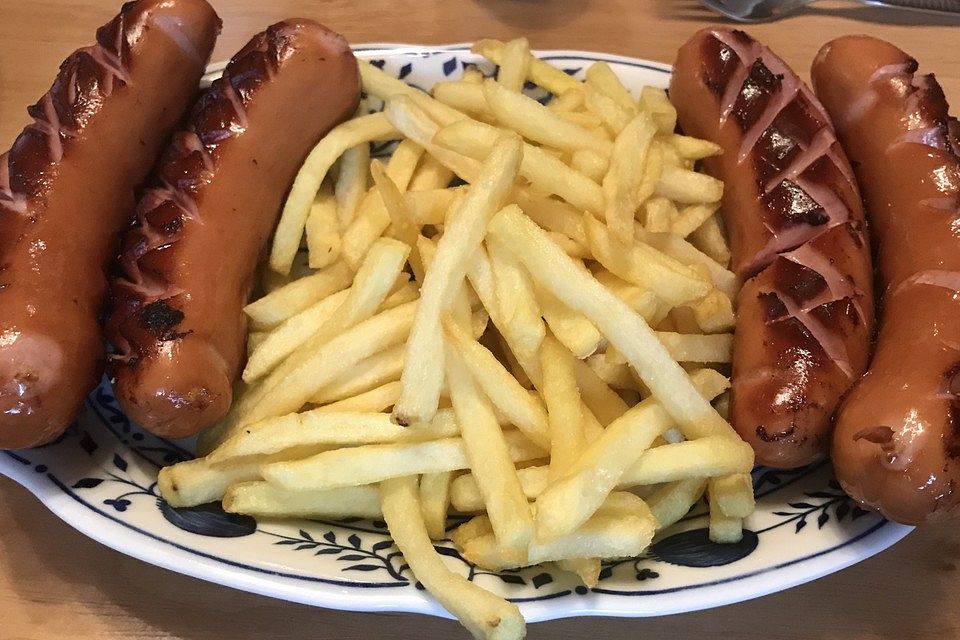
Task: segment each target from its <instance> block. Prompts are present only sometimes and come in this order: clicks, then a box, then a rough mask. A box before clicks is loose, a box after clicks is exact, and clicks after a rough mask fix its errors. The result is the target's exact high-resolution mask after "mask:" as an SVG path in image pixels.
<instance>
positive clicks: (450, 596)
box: [380, 477, 526, 640]
mask: <svg viewBox="0 0 960 640" xmlns="http://www.w3.org/2000/svg"><path fill="white" fill-rule="evenodd" d="M380 495H381V509H382V511H383V519H384V520H385V521H386V523H387V527H389V529H390V533H391V535H392V536H393V539H394V541H395V542H396V544H397V547H398V548H399V549H400V551H401V552H402V553H403V557H404V559H405V560H406V561H407V564H409V565H410V568H411V570H412V571H413V573H414V574H415V575H416V576H417V579H418V580H419V581H420V583H421V584H423V585H424V586H425V587H426V588H427V589H428V590H429V591H430V593H432V594H435V597H436V598H437V600H439V601H440V604H441V605H443V607H444V608H445V609H446V610H447V611H449V612H450V613H452V614H453V615H455V616H456V617H457V619H458V620H460V622H461V623H462V624H463V626H465V627H466V628H467V630H468V631H469V632H470V633H471V634H472V635H473V637H474V638H488V639H490V640H514V639H518V638H522V637H523V636H524V635H526V624H525V623H524V621H523V616H522V615H521V614H520V610H519V609H517V606H516V605H514V604H511V603H509V602H507V601H506V600H503V599H501V598H498V597H497V596H495V595H493V594H492V593H490V592H489V591H486V590H484V589H482V588H480V587H478V586H477V585H475V584H474V583H472V582H469V581H467V579H466V578H464V577H463V576H461V575H459V574H456V573H453V572H452V571H450V570H449V569H447V567H446V565H444V563H443V561H442V560H441V559H440V554H438V553H437V551H436V550H435V549H434V548H433V543H432V542H431V541H430V536H429V535H428V533H427V529H426V526H424V523H423V519H422V518H421V517H419V515H420V513H421V509H422V507H421V505H420V501H419V499H418V496H417V479H416V478H411V477H408V478H397V479H394V480H388V481H385V482H383V483H382V484H381V485H380Z"/></svg>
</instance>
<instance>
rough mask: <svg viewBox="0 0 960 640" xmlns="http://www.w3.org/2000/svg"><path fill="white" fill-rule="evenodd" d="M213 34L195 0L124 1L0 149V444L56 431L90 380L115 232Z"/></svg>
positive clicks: (208, 12)
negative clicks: (23, 126)
mask: <svg viewBox="0 0 960 640" xmlns="http://www.w3.org/2000/svg"><path fill="white" fill-rule="evenodd" d="M219 30H220V20H219V18H218V17H217V15H216V13H214V11H213V9H212V8H211V7H210V5H209V4H207V3H206V1H205V0H140V1H139V2H130V3H128V4H125V5H124V6H123V8H122V9H121V10H120V13H119V15H117V16H116V17H115V18H114V19H113V20H112V21H111V22H109V23H108V24H106V25H105V26H103V27H101V28H100V29H99V30H97V41H96V44H94V45H92V46H89V47H85V48H83V49H79V50H78V51H76V52H74V53H73V54H72V55H71V56H70V57H68V58H67V59H66V60H65V61H64V62H63V64H62V65H61V66H60V72H59V74H58V75H57V77H56V80H54V83H53V86H52V87H51V89H50V91H49V92H47V93H46V94H45V95H44V96H43V97H42V98H41V99H40V100H39V101H38V102H37V103H36V104H35V105H33V106H32V107H30V109H29V113H30V115H31V116H33V118H34V122H33V123H32V124H31V125H30V126H28V127H27V128H26V129H24V130H23V132H22V133H21V134H20V136H19V137H18V138H17V140H16V142H14V144H13V148H11V149H10V151H9V152H8V153H6V154H4V155H3V156H0V448H8V449H15V448H22V447H29V446H34V445H39V444H43V443H45V442H48V441H49V440H51V439H53V438H55V437H56V436H57V435H59V434H60V433H61V432H62V431H63V430H64V429H65V428H66V427H68V426H69V425H70V423H71V422H72V421H73V420H74V419H75V417H76V415H77V413H78V412H79V410H80V407H81V406H82V404H83V399H84V397H85V396H86V395H87V394H88V393H89V392H90V390H91V389H93V387H94V386H96V384H97V381H98V379H99V378H100V374H101V372H102V370H103V363H104V360H105V356H106V351H105V347H104V342H103V338H102V335H101V331H100V325H99V313H100V309H101V306H102V304H103V300H104V295H105V293H106V291H107V270H108V268H109V265H110V263H111V260H112V258H113V257H114V256H116V253H117V246H118V242H117V239H118V238H117V236H118V234H119V233H120V232H121V230H122V229H123V228H124V227H125V226H126V224H127V223H128V221H129V219H130V216H131V215H132V212H133V207H134V204H135V196H134V189H135V188H136V187H137V186H139V184H140V183H142V182H143V180H144V179H145V178H146V176H147V174H148V173H149V171H150V168H151V167H152V165H153V163H154V161H155V160H156V156H157V154H158V153H159V152H160V150H161V149H162V148H163V145H164V144H165V143H166V142H167V140H168V139H169V137H170V134H171V133H172V131H173V130H174V129H175V127H176V126H177V124H178V123H179V121H180V119H181V118H182V116H183V113H184V112H185V111H186V110H187V108H188V107H189V105H190V103H191V102H192V100H193V99H194V97H195V96H196V93H197V86H198V83H199V81H200V77H201V75H202V74H203V69H204V66H205V65H206V62H207V59H208V58H209V56H210V52H211V51H212V49H213V45H214V41H215V39H216V37H217V34H218V33H219Z"/></svg>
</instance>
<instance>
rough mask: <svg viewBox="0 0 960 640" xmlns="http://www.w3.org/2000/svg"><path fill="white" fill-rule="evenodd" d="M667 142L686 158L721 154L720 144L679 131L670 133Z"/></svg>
mask: <svg viewBox="0 0 960 640" xmlns="http://www.w3.org/2000/svg"><path fill="white" fill-rule="evenodd" d="M667 143H668V144H669V145H670V146H671V147H673V148H674V149H676V151H677V153H678V154H680V157H681V158H683V159H685V160H702V159H703V158H709V157H711V156H717V155H720V152H721V149H720V145H718V144H715V143H713V142H710V141H709V140H701V139H700V138H691V137H690V136H682V135H680V134H678V133H671V134H669V135H668V136H667Z"/></svg>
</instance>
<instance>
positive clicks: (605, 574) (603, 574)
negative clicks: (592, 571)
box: [597, 567, 613, 580]
mask: <svg viewBox="0 0 960 640" xmlns="http://www.w3.org/2000/svg"><path fill="white" fill-rule="evenodd" d="M612 575H613V567H604V568H603V569H600V574H599V575H598V576H597V579H598V580H606V579H607V578H609V577H610V576H612Z"/></svg>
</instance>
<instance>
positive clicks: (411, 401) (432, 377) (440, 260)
mask: <svg viewBox="0 0 960 640" xmlns="http://www.w3.org/2000/svg"><path fill="white" fill-rule="evenodd" d="M522 153H523V149H522V145H521V142H520V139H519V138H517V137H504V138H503V139H502V140H501V141H500V142H498V143H497V144H496V146H494V149H493V151H492V153H491V154H490V157H489V158H487V160H486V161H485V162H484V163H483V167H482V168H481V170H480V175H479V177H478V180H477V182H476V183H475V184H474V185H473V188H472V189H470V191H469V192H468V193H467V195H466V197H465V198H464V200H463V203H462V204H461V205H460V207H459V208H458V210H457V211H456V212H454V213H452V214H451V215H452V218H451V220H450V221H449V222H448V223H447V224H446V225H444V233H443V236H442V237H441V238H440V242H439V243H438V244H437V254H436V256H435V257H434V261H433V265H431V267H430V269H429V270H428V271H427V275H426V277H425V278H424V281H423V286H422V288H421V290H420V300H419V302H418V305H417V312H416V318H415V321H414V326H413V328H412V329H411V331H410V338H409V340H408V342H407V350H406V354H405V356H404V358H405V362H406V367H405V368H404V371H403V374H402V375H401V377H400V382H401V384H402V386H403V391H402V393H401V394H400V400H399V401H398V402H397V406H395V407H394V409H393V416H394V419H395V420H396V421H397V423H398V424H402V425H406V424H410V423H412V422H423V421H426V420H429V419H430V418H432V417H433V414H434V412H435V411H436V408H437V402H438V400H439V397H440V385H441V383H442V381H443V341H442V339H439V338H440V336H441V329H440V316H441V314H442V313H443V312H444V311H445V309H446V308H447V307H448V306H449V305H450V304H452V302H453V298H454V297H455V296H456V294H457V292H458V291H459V290H460V284H461V283H462V282H463V279H464V276H465V275H466V271H467V268H468V265H469V263H470V260H471V258H472V256H473V254H474V252H475V251H476V249H477V247H479V246H480V243H481V242H482V241H483V237H484V235H485V233H486V227H487V222H488V221H489V220H490V218H491V217H492V216H493V215H494V213H495V212H496V210H497V209H498V208H499V207H500V206H501V205H502V204H503V201H504V200H505V198H506V196H507V194H508V193H509V191H510V188H511V187H512V186H513V181H514V179H515V178H516V175H517V169H518V168H519V166H520V158H521V156H522Z"/></svg>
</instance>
